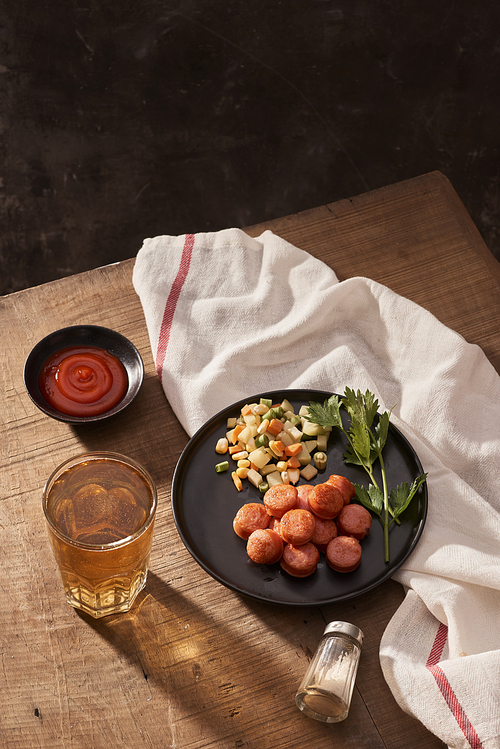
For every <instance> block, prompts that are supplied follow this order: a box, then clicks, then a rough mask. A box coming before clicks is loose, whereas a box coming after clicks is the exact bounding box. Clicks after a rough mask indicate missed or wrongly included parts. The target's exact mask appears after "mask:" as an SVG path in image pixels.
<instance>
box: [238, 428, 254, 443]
mask: <svg viewBox="0 0 500 749" xmlns="http://www.w3.org/2000/svg"><path fill="white" fill-rule="evenodd" d="M254 430H255V431H254ZM256 434H257V427H256V426H248V425H247V426H246V427H244V429H243V431H241V432H240V433H239V435H238V441H239V442H243V443H244V444H245V445H246V444H247V442H248V441H249V440H250V438H251V437H255V435H256Z"/></svg>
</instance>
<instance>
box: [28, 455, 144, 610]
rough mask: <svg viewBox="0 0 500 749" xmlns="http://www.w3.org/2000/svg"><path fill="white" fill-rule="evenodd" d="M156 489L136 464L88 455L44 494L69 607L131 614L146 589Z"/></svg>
mask: <svg viewBox="0 0 500 749" xmlns="http://www.w3.org/2000/svg"><path fill="white" fill-rule="evenodd" d="M156 502H157V497H156V488H155V485H154V483H153V480H152V479H151V477H150V476H149V474H148V473H147V471H145V470H144V468H142V467H141V466H140V465H139V464H138V463H136V462H135V461H133V460H131V459H130V458H126V457H124V456H123V455H118V454H116V453H86V454H85V455H79V456H78V457H76V458H71V459H70V460H67V461H66V462H65V463H63V464H62V465H60V466H59V467H58V468H57V469H56V470H55V471H54V473H53V474H52V475H51V476H50V478H49V480H48V481H47V484H46V485H45V489H44V492H43V509H44V512H45V517H46V520H47V527H48V532H49V540H50V545H51V547H52V551H53V552H54V556H55V559H56V561H57V564H58V566H59V570H60V572H61V577H62V581H63V585H64V590H65V593H66V599H67V601H68V603H69V604H70V605H71V606H74V607H75V608H77V609H82V610H83V611H86V612H87V613H88V614H90V615H91V616H93V617H95V618H99V617H102V616H108V615H109V614H116V613H120V612H123V611H128V610H129V609H130V607H131V606H132V604H133V603H134V600H135V599H136V597H137V594H138V593H139V592H140V591H141V590H142V588H143V587H144V585H145V584H146V576H147V572H148V566H149V555H150V551H151V541H152V535H153V525H154V518H155V513H156Z"/></svg>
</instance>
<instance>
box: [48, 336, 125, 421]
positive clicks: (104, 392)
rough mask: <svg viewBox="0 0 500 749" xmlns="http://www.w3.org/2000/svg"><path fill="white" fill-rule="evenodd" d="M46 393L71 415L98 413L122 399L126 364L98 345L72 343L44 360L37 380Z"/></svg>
mask: <svg viewBox="0 0 500 749" xmlns="http://www.w3.org/2000/svg"><path fill="white" fill-rule="evenodd" d="M38 384H39V386H40V390H41V392H42V395H43V397H44V398H45V400H46V401H47V403H49V404H50V405H51V406H52V407H53V408H55V409H57V411H60V412H61V413H63V414H67V415H68V416H97V415H98V414H102V413H104V412H105V411H109V410H110V409H111V408H113V406H116V404H117V403H119V402H120V401H121V399H122V398H123V396H124V395H125V393H126V392H127V388H128V377H127V372H126V371H125V367H124V366H123V364H122V363H121V361H120V360H119V359H117V358H116V356H113V355H112V354H110V353H109V351H106V350H105V349H102V348H98V347H96V346H69V347H68V348H64V349H60V350H59V351H56V352H55V353H54V354H52V355H51V356H49V358H48V359H47V360H46V361H45V362H44V364H43V367H42V369H41V372H40V377H39V380H38Z"/></svg>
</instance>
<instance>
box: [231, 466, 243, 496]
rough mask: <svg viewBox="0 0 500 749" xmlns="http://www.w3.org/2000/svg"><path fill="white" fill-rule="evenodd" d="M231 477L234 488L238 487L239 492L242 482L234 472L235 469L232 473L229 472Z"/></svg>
mask: <svg viewBox="0 0 500 749" xmlns="http://www.w3.org/2000/svg"><path fill="white" fill-rule="evenodd" d="M231 478H232V479H233V481H234V485H235V487H236V488H237V489H238V491H239V492H240V491H241V490H242V489H243V484H242V483H241V479H240V477H239V476H238V474H237V473H236V471H233V472H232V474H231Z"/></svg>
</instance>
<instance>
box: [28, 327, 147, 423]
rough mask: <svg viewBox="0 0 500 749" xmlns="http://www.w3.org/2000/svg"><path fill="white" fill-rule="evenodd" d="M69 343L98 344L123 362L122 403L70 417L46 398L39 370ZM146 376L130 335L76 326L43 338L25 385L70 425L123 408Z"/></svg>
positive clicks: (38, 401)
mask: <svg viewBox="0 0 500 749" xmlns="http://www.w3.org/2000/svg"><path fill="white" fill-rule="evenodd" d="M68 346H96V347H98V348H102V349H105V350H106V351H108V352H109V353H110V354H112V355H113V356H116V358H117V359H119V360H120V361H121V363H122V364H123V366H124V367H125V370H126V372H127V376H128V388H127V391H126V393H125V395H124V396H123V398H122V399H121V401H120V402H119V403H117V404H116V406H113V408H110V409H109V410H108V411H105V412H104V413H101V414H97V415H94V416H69V415H68V414H64V413H61V411H58V410H57V409H56V408H54V407H53V406H51V405H50V404H49V403H48V402H47V401H46V400H45V398H44V397H43V395H42V393H41V391H40V387H39V384H38V378H39V375H40V371H41V369H42V367H43V365H44V363H45V361H46V360H47V358H48V357H49V356H52V354H55V353H56V351H59V350H60V349H63V348H66V347H68ZM143 379H144V365H143V363H142V359H141V355H140V354H139V352H138V351H137V349H136V347H135V346H134V344H133V343H131V341H129V340H128V338H125V336H123V335H121V333H117V332H116V331H114V330H110V329H109V328H101V327H100V326H98V325H73V326H71V327H69V328H61V330H56V331H54V333H50V335H48V336H46V337H45V338H43V339H42V340H41V341H39V342H38V343H37V344H36V346H35V347H34V348H33V349H32V350H31V352H30V354H29V356H28V358H27V359H26V363H25V365H24V384H25V387H26V390H27V391H28V395H29V396H30V398H31V400H32V401H33V403H34V404H35V405H36V406H38V408H39V409H40V410H41V411H43V412H44V413H45V414H47V416H50V417H52V418H53V419H57V420H59V421H65V422H67V423H69V424H86V423H89V422H92V421H101V420H102V419H108V418H109V417H110V416H114V414H117V413H118V412H119V411H123V409H124V408H126V407H127V406H128V405H129V404H130V403H131V402H132V401H133V400H134V398H135V396H136V395H137V393H138V392H139V390H140V388H141V385H142V381H143Z"/></svg>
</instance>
